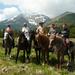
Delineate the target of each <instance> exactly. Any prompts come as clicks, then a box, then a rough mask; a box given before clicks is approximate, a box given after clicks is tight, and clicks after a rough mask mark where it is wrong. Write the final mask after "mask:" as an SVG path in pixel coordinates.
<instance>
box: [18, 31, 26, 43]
mask: <svg viewBox="0 0 75 75" xmlns="http://www.w3.org/2000/svg"><path fill="white" fill-rule="evenodd" d="M26 41H27V38H26V37H25V35H24V33H23V32H21V33H20V34H19V36H18V40H17V42H18V44H21V43H25V42H26Z"/></svg>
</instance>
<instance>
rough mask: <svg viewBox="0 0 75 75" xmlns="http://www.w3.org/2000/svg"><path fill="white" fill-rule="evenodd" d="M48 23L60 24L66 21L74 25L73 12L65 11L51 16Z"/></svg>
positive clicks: (74, 16) (74, 14)
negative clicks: (53, 16)
mask: <svg viewBox="0 0 75 75" xmlns="http://www.w3.org/2000/svg"><path fill="white" fill-rule="evenodd" d="M50 23H56V24H57V25H62V24H63V23H67V24H68V25H75V13H72V12H65V13H63V14H61V15H59V16H57V17H55V18H53V19H52V20H51V21H50Z"/></svg>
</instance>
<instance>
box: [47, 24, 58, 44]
mask: <svg viewBox="0 0 75 75" xmlns="http://www.w3.org/2000/svg"><path fill="white" fill-rule="evenodd" d="M49 27H50V29H49V32H48V36H49V39H50V44H51V42H52V40H53V39H54V38H55V37H56V35H57V34H58V33H57V27H56V25H55V24H51V25H50V26H49Z"/></svg>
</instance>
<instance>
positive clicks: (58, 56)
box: [57, 51, 61, 68]
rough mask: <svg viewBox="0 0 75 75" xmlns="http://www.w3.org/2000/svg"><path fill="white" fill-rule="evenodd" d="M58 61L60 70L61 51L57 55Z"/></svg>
mask: <svg viewBox="0 0 75 75" xmlns="http://www.w3.org/2000/svg"><path fill="white" fill-rule="evenodd" d="M57 60H58V65H57V68H60V63H61V61H60V52H59V51H58V53H57Z"/></svg>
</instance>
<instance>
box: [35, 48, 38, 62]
mask: <svg viewBox="0 0 75 75" xmlns="http://www.w3.org/2000/svg"><path fill="white" fill-rule="evenodd" d="M35 53H36V59H37V62H38V50H37V48H35Z"/></svg>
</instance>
